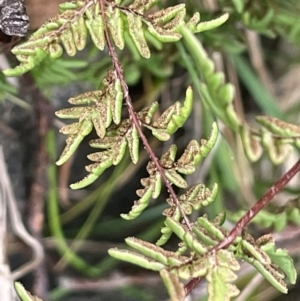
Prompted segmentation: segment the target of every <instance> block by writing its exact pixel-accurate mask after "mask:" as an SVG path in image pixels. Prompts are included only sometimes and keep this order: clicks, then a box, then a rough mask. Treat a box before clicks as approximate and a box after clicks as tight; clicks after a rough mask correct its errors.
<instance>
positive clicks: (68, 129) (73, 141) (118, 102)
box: [56, 71, 123, 165]
mask: <svg viewBox="0 0 300 301" xmlns="http://www.w3.org/2000/svg"><path fill="white" fill-rule="evenodd" d="M69 102H70V103H71V104H74V105H86V106H81V107H73V108H68V109H62V110H59V111H57V112H56V115H57V116H58V117H60V118H67V119H70V118H73V119H74V118H78V119H79V122H76V123H73V124H71V125H67V126H64V127H62V128H61V130H60V131H61V132H62V133H63V134H66V135H69V138H68V139H67V145H66V147H65V149H64V151H63V152H62V154H61V156H60V158H59V160H58V161H57V162H56V164H57V165H61V164H63V163H64V162H66V161H67V160H68V159H69V158H70V157H71V155H72V154H73V153H74V152H75V150H76V149H77V147H78V146H79V144H80V143H81V141H82V140H83V139H84V137H85V136H87V135H88V134H89V133H90V132H91V131H92V129H93V128H95V130H96V133H97V135H98V136H99V137H100V138H104V137H105V135H106V129H107V128H108V127H109V126H110V125H111V123H112V121H114V123H115V124H118V123H119V122H120V120H121V113H122V103H123V92H122V89H121V85H120V81H119V79H117V78H116V76H115V72H114V71H109V72H108V75H107V76H106V77H105V79H104V81H103V90H102V91H101V90H97V91H91V92H87V93H83V94H81V95H79V96H77V97H74V98H70V99H69Z"/></svg>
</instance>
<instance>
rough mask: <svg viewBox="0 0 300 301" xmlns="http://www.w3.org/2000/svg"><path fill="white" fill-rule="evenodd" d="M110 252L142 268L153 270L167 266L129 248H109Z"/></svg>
mask: <svg viewBox="0 0 300 301" xmlns="http://www.w3.org/2000/svg"><path fill="white" fill-rule="evenodd" d="M108 254H109V255H110V256H112V257H114V258H117V259H120V260H123V261H126V262H130V263H133V264H136V265H138V266H140V267H142V268H145V269H148V270H152V271H160V270H162V269H163V268H164V267H165V266H164V265H163V264H161V263H159V262H157V261H154V260H150V259H148V258H147V257H146V256H143V255H140V254H138V253H135V252H131V251H127V250H119V249H116V248H114V249H109V250H108Z"/></svg>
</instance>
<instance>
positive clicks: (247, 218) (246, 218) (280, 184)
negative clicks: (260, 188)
mask: <svg viewBox="0 0 300 301" xmlns="http://www.w3.org/2000/svg"><path fill="white" fill-rule="evenodd" d="M299 171H300V159H299V160H298V161H297V162H296V163H295V164H294V166H293V167H292V168H291V169H290V170H289V171H287V172H286V173H285V174H284V175H283V176H282V177H281V178H280V179H279V180H278V181H277V182H276V183H275V184H274V185H273V186H272V187H271V188H270V189H269V190H268V191H267V192H266V193H265V194H264V196H263V197H262V198H261V199H260V200H259V201H258V202H257V203H256V204H255V205H253V206H252V207H251V208H250V209H249V210H248V211H247V212H246V213H245V214H244V215H243V216H242V217H241V219H240V220H239V221H238V222H237V223H236V225H235V227H234V228H233V229H232V230H231V232H230V233H229V234H228V236H227V237H226V238H225V239H224V240H223V241H221V242H220V243H218V244H217V245H216V246H215V247H214V248H213V249H212V250H210V251H209V252H212V251H218V250H220V249H226V248H228V247H229V245H230V244H231V243H232V242H233V241H234V240H235V239H236V238H237V236H239V235H240V234H241V233H242V231H243V230H244V229H245V228H246V227H247V226H248V225H249V223H250V222H251V221H252V220H253V218H254V217H255V216H256V215H257V214H258V213H259V212H260V211H261V210H262V209H263V208H264V207H265V206H266V205H268V204H269V203H270V201H271V200H272V199H273V198H274V196H275V195H276V194H277V193H278V192H280V191H281V190H282V189H283V188H284V187H285V186H286V185H287V184H288V182H289V181H290V180H291V179H292V178H293V177H294V176H295V175H296V174H297V173H298V172H299ZM203 278H204V277H200V278H194V279H192V280H191V281H190V282H189V283H188V284H187V285H186V287H185V291H186V295H188V294H189V293H190V292H191V291H192V290H193V289H194V288H195V287H196V286H197V285H198V284H199V283H200V282H201V280H202V279H203Z"/></svg>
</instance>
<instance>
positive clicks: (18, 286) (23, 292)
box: [15, 282, 42, 301]
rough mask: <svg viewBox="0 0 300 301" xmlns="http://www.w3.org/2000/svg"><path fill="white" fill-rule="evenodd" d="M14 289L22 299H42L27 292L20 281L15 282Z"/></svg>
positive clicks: (26, 300)
mask: <svg viewBox="0 0 300 301" xmlns="http://www.w3.org/2000/svg"><path fill="white" fill-rule="evenodd" d="M15 289H16V291H17V293H18V295H19V297H20V298H21V300H22V301H42V300H41V299H40V298H38V297H36V296H32V295H31V294H30V293H29V292H27V291H26V290H25V288H24V286H23V285H22V284H21V283H20V282H15Z"/></svg>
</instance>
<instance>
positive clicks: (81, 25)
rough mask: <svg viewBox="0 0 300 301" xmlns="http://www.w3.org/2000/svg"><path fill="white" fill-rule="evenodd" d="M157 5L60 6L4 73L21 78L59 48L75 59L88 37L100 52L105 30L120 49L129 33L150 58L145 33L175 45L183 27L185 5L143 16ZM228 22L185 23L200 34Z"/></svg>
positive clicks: (59, 52) (138, 1)
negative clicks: (14, 66) (59, 9)
mask: <svg viewBox="0 0 300 301" xmlns="http://www.w3.org/2000/svg"><path fill="white" fill-rule="evenodd" d="M156 2H157V1H146V2H145V1H141V0H136V1H134V3H133V4H131V5H129V6H128V7H122V6H120V5H119V4H120V1H116V0H115V1H106V2H105V12H101V9H100V5H99V2H98V1H97V2H95V1H94V0H83V1H81V0H78V1H74V2H67V3H63V4H61V5H60V8H61V13H60V14H59V15H57V16H56V17H54V18H52V19H50V20H49V21H48V22H47V23H45V24H44V25H43V26H42V27H41V28H40V29H39V30H37V31H36V32H35V33H34V34H33V35H32V36H31V37H30V38H29V40H28V41H27V42H24V43H22V44H20V45H17V46H15V47H14V48H13V50H12V52H13V53H14V54H15V55H16V57H17V59H18V61H19V62H20V63H21V64H20V65H19V66H17V67H16V68H14V69H8V70H5V71H4V72H5V74H6V75H7V76H17V75H21V74H24V73H25V72H27V71H29V70H31V69H33V68H34V67H35V66H37V65H38V64H40V63H41V61H43V60H44V59H45V58H46V57H47V56H50V57H52V58H58V57H60V56H61V55H62V53H63V49H62V47H61V45H60V44H62V45H63V46H64V49H65V51H66V52H67V54H68V55H69V56H74V55H75V54H76V52H77V51H80V50H82V49H84V48H85V46H86V41H87V37H88V34H89V35H90V36H91V39H92V41H93V43H94V44H95V46H96V47H97V48H98V49H99V50H103V49H104V47H105V44H106V41H105V27H106V26H107V29H108V31H109V32H110V34H111V37H112V39H113V41H114V43H115V45H116V46H117V47H118V48H119V49H123V48H124V46H125V38H124V31H125V30H128V31H129V35H130V37H131V39H132V40H133V42H134V45H135V46H136V48H137V50H138V52H139V53H140V55H141V56H142V57H145V58H149V57H150V49H149V46H148V44H147V39H146V38H145V34H144V32H145V31H148V32H149V33H150V34H151V35H152V36H153V37H154V38H155V39H156V40H158V41H161V42H164V43H166V42H175V41H178V40H179V39H181V37H182V36H181V33H180V28H181V27H182V26H183V25H184V24H186V22H185V20H184V19H185V16H186V9H185V4H178V5H175V6H173V7H168V8H166V9H162V10H159V11H157V12H155V13H153V14H148V15H146V14H145V12H146V11H147V10H149V9H150V8H151V7H152V6H153V5H154V4H155V3H156ZM227 18H228V15H227V14H226V15H224V16H222V17H221V18H219V19H217V20H214V21H211V22H210V23H208V22H203V23H200V24H198V22H199V20H200V17H199V14H198V15H197V16H196V17H193V18H192V19H191V20H189V21H187V23H188V24H189V27H190V28H191V29H193V30H194V31H195V32H200V31H203V30H207V29H211V28H214V27H216V26H219V25H221V24H222V23H224V22H225V21H226V20H227ZM105 21H106V23H107V24H106V25H105Z"/></svg>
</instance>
